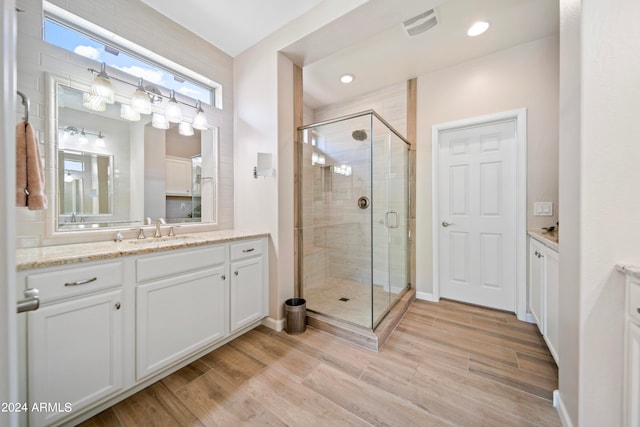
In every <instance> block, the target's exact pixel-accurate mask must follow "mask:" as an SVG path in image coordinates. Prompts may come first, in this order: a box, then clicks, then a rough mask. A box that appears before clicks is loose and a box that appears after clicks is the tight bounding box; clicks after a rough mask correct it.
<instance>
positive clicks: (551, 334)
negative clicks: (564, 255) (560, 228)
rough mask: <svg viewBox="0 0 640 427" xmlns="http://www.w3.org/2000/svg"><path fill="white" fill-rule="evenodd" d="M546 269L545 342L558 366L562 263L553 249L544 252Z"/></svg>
mask: <svg viewBox="0 0 640 427" xmlns="http://www.w3.org/2000/svg"><path fill="white" fill-rule="evenodd" d="M544 269H545V288H546V292H545V294H546V299H545V312H546V318H545V320H544V325H545V341H546V343H547V346H548V347H549V351H550V352H551V355H552V356H553V358H554V360H555V361H556V364H558V360H559V359H558V337H559V330H560V325H559V322H560V307H559V300H560V289H559V285H560V283H559V282H560V262H559V258H558V253H557V252H556V251H554V250H551V249H545V252H544Z"/></svg>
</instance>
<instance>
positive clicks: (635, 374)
mask: <svg viewBox="0 0 640 427" xmlns="http://www.w3.org/2000/svg"><path fill="white" fill-rule="evenodd" d="M636 271H637V269H636ZM626 288H627V289H626V312H627V314H626V316H625V317H626V321H625V329H626V340H625V350H626V351H625V359H626V360H625V362H626V363H625V365H626V367H625V370H624V377H625V396H624V408H625V409H624V412H625V426H627V427H640V272H636V273H635V276H632V275H627V280H626Z"/></svg>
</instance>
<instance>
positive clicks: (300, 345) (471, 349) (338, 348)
mask: <svg viewBox="0 0 640 427" xmlns="http://www.w3.org/2000/svg"><path fill="white" fill-rule="evenodd" d="M557 377H558V371H557V368H556V365H555V363H554V362H553V359H552V357H551V355H550V354H549V352H548V350H547V348H546V346H545V344H544V341H543V339H542V337H541V336H540V335H539V334H538V332H537V329H536V327H535V326H534V325H531V324H527V323H523V322H519V321H518V320H517V319H516V318H515V316H514V315H513V314H508V313H503V312H498V311H493V310H488V309H485V308H480V307H475V306H470V305H466V304H461V303H456V302H452V301H441V302H440V303H438V304H434V303H428V302H423V301H416V302H415V303H414V304H413V305H412V306H411V307H410V308H409V311H408V312H407V314H406V315H405V317H404V318H403V319H402V321H401V322H400V324H399V325H398V327H397V328H396V330H395V331H394V332H393V333H392V334H391V336H390V337H389V339H388V341H387V343H386V344H385V346H384V347H383V348H382V349H381V350H380V352H378V353H374V352H371V351H368V350H365V349H362V348H360V347H358V346H355V345H353V344H350V343H348V342H345V341H343V340H341V339H339V338H336V337H334V336H332V335H329V334H326V333H324V332H321V331H318V330H317V329H314V328H311V327H309V328H307V331H306V332H305V333H304V334H302V335H287V334H286V333H285V332H274V331H272V330H270V329H268V328H266V327H263V326H260V327H258V328H256V329H254V330H253V331H250V332H249V333H247V334H245V335H243V336H242V337H240V338H238V339H236V340H234V341H232V342H230V343H228V344H226V345H225V346H223V347H221V348H219V349H217V350H215V351H213V352H211V353H209V354H207V355H206V356H204V357H202V358H201V359H199V360H197V361H196V362H194V363H192V364H190V365H189V366H186V367H185V368H183V369H181V370H180V371H178V372H176V373H174V374H173V375H170V376H169V377H167V378H165V379H163V380H161V381H159V382H157V383H155V384H153V385H152V386H150V387H148V388H146V389H144V390H142V391H141V392H139V393H137V394H135V395H133V396H131V397H129V398H128V399H126V400H124V401H122V402H120V403H118V404H116V405H115V406H113V407H111V408H109V409H107V410H105V411H104V412H102V413H100V414H98V415H96V416H95V417H93V418H91V419H89V420H87V421H85V422H84V423H83V424H81V425H82V426H83V427H94V426H95V427H98V426H101V427H103V426H126V427H129V426H150V425H154V426H240V425H255V426H262V425H276V426H287V425H288V426H334V425H335V426H342V425H344V426H367V425H374V426H452V425H455V426H560V425H561V424H560V420H559V418H558V415H557V413H556V411H555V409H554V408H553V407H552V404H551V398H552V392H553V390H554V389H556V388H557Z"/></svg>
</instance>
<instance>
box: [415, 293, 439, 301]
mask: <svg viewBox="0 0 640 427" xmlns="http://www.w3.org/2000/svg"><path fill="white" fill-rule="evenodd" d="M416 299H420V300H424V301H431V302H438V301H440V298H436V297H434V296H433V294H432V293H431V292H417V291H416Z"/></svg>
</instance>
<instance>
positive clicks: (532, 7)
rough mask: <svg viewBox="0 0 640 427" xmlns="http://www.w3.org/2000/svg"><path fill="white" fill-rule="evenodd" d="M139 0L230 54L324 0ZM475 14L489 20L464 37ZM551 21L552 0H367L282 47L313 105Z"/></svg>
mask: <svg viewBox="0 0 640 427" xmlns="http://www.w3.org/2000/svg"><path fill="white" fill-rule="evenodd" d="M142 1H143V2H144V3H146V4H147V5H149V6H150V7H152V8H154V9H156V10H158V11H159V12H161V13H163V14H165V15H166V16H168V17H170V18H171V19H173V20H174V21H176V22H178V23H179V24H181V25H182V26H184V27H186V28H188V29H190V30H191V31H193V32H194V33H196V34H198V35H199V36H200V37H202V38H204V39H206V40H207V41H209V42H210V43H212V44H214V45H215V46H217V47H218V48H220V49H222V50H223V51H225V52H227V53H228V54H229V55H231V56H237V55H238V54H239V53H241V52H242V51H244V50H245V49H247V48H249V47H250V46H252V45H254V44H256V43H257V42H259V41H260V40H262V39H263V38H264V37H266V36H267V35H268V34H270V33H272V32H274V31H277V30H278V29H279V28H282V27H284V26H286V25H287V24H288V23H289V22H291V21H293V20H295V19H296V18H297V17H299V16H301V15H303V14H305V13H306V12H308V11H310V10H311V9H312V8H313V7H314V6H317V5H318V4H319V3H321V2H322V1H323V0H234V1H233V2H231V1H228V0H226V1H223V0H209V1H207V2H202V1H199V0H182V1H180V2H175V1H173V0H171V1H170V0H142ZM399 6H401V7H399ZM431 8H435V10H436V13H437V15H438V20H439V23H438V25H436V26H435V27H434V28H432V29H430V30H428V31H426V32H424V33H422V34H419V35H416V36H413V37H409V36H408V35H407V34H406V32H405V31H404V30H403V28H402V22H403V21H405V20H407V19H410V18H412V17H414V16H416V15H418V14H420V13H421V12H425V11H427V10H428V9H431ZM193 10H197V11H198V13H191V11H193ZM247 10H250V11H251V13H249V14H248V13H246V11H247ZM477 20H485V21H488V22H489V23H490V24H491V27H490V28H489V30H488V31H487V32H486V33H484V34H482V35H480V36H478V37H475V38H471V37H468V36H467V35H466V31H467V29H468V27H469V26H470V25H471V24H472V23H473V22H475V21H477ZM558 28H559V7H558V0H394V1H391V0H368V1H365V2H363V4H362V5H361V6H359V7H357V8H355V9H354V10H352V11H351V12H349V13H347V14H345V15H343V16H342V17H340V18H338V19H336V20H335V21H333V22H330V23H328V24H327V25H325V26H324V27H323V28H321V29H319V30H317V31H315V32H313V33H311V34H309V35H308V36H306V37H304V38H302V39H300V40H298V41H296V42H294V43H292V44H291V45H290V46H287V47H286V48H284V49H283V51H284V52H285V53H286V54H287V55H289V56H290V57H291V58H292V59H293V60H294V61H295V62H297V63H298V64H301V65H302V66H303V71H304V76H303V79H304V80H303V81H304V101H305V104H307V105H309V106H311V107H313V108H316V107H319V106H322V105H327V104H331V103H334V102H339V101H342V100H345V99H348V98H351V97H354V96H358V95H361V94H363V93H367V92H370V91H372V90H375V89H379V88H381V87H384V86H387V85H391V84H395V83H398V82H401V81H405V80H407V79H410V78H413V77H416V76H419V75H421V74H425V73H428V72H430V71H434V70H437V69H441V68H444V67H448V66H451V65H455V64H458V63H461V62H463V61H465V60H469V59H472V58H477V57H480V56H484V55H487V54H490V53H492V52H496V51H499V50H502V49H507V48H509V47H512V46H516V45H519V44H522V43H526V42H529V41H533V40H536V39H539V38H542V37H546V36H549V35H552V34H556V33H557V32H558ZM344 73H351V74H354V75H355V77H356V78H355V80H354V82H353V83H351V84H349V85H344V84H342V83H340V82H339V77H340V75H342V74H344Z"/></svg>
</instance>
